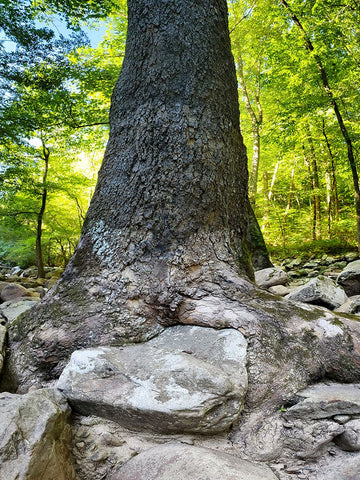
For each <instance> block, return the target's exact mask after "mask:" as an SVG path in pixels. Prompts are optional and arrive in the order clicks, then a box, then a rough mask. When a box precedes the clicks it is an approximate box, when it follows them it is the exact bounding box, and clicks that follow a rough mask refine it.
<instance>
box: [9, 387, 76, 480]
mask: <svg viewBox="0 0 360 480" xmlns="http://www.w3.org/2000/svg"><path fill="white" fill-rule="evenodd" d="M68 417H69V408H68V406H67V403H66V401H65V399H64V397H63V396H62V395H61V394H60V393H59V392H57V391H56V390H51V389H44V390H37V391H33V392H30V393H28V394H26V395H15V394H11V393H1V394H0V478H3V479H6V480H25V479H26V480H39V479H48V480H50V479H54V480H55V479H56V480H72V479H74V478H75V474H74V469H73V466H72V461H71V457H70V442H71V431H70V426H69V423H68Z"/></svg>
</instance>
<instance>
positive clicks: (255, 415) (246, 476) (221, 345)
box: [0, 253, 360, 480]
mask: <svg viewBox="0 0 360 480" xmlns="http://www.w3.org/2000/svg"><path fill="white" fill-rule="evenodd" d="M0 273H1V275H2V277H1V281H0V299H1V304H0V315H1V326H0V352H1V356H0V367H1V366H2V364H3V360H4V359H5V358H6V348H7V337H6V329H7V328H8V327H9V326H11V325H12V324H13V323H14V322H16V319H17V318H18V316H19V315H20V314H21V313H22V312H23V311H25V310H26V309H28V308H31V306H32V305H34V304H35V303H36V302H38V301H39V299H40V298H41V297H42V296H43V295H44V294H46V291H47V290H48V289H49V288H51V286H52V284H53V283H54V282H55V281H56V278H57V277H58V276H59V274H60V271H59V270H50V269H49V271H48V273H47V276H48V277H49V278H48V279H45V280H42V279H36V278H35V277H36V272H35V271H34V269H28V270H26V271H24V272H23V271H21V270H20V269H19V268H17V267H16V268H15V269H12V270H10V269H3V270H2V271H1V270H0ZM256 282H257V284H258V286H259V287H260V288H261V289H263V290H264V291H269V292H271V293H273V294H275V295H280V296H282V297H284V300H283V302H289V305H290V306H292V305H293V306H294V307H293V309H294V310H296V308H297V305H300V304H301V308H302V309H303V311H307V310H306V309H308V311H309V316H311V318H313V317H314V315H315V317H316V318H315V317H314V318H315V320H314V321H312V323H311V324H310V322H309V321H307V323H306V322H305V323H306V325H308V326H306V325H305V327H304V325H303V324H302V323H301V320H300V319H299V323H298V325H295V326H292V327H291V328H292V329H293V330H292V336H291V339H292V341H293V342H294V343H293V345H292V347H291V346H290V347H289V345H287V346H286V348H287V349H289V348H290V349H292V350H294V351H295V350H296V349H297V348H299V345H298V344H297V340H296V336H294V335H293V332H294V331H295V332H296V331H298V332H299V344H301V342H305V343H306V342H308V343H311V342H315V343H314V345H322V343H321V342H320V343H316V342H318V340H319V339H321V341H326V342H333V343H331V345H333V347H332V348H334V349H335V348H336V345H337V339H338V338H340V337H341V336H344V335H346V331H347V330H346V329H344V323H341V322H340V321H337V318H338V317H337V316H336V314H335V313H333V312H334V311H338V312H342V315H343V312H346V314H347V315H349V314H350V316H341V317H339V318H341V319H342V322H346V321H347V319H349V322H350V323H349V325H350V326H349V329H350V330H351V329H353V330H354V331H355V330H356V329H357V322H356V319H357V318H358V317H357V315H358V314H360V261H358V257H357V255H356V254H354V253H349V254H347V255H343V256H341V257H340V256H339V257H330V256H325V255H324V256H323V257H322V258H321V259H312V260H307V261H305V262H304V261H301V259H291V260H288V261H286V262H283V264H282V265H279V266H278V267H276V268H273V269H265V270H262V271H259V272H256ZM264 295H265V293H264ZM299 302H300V303H299ZM306 305H308V307H306ZM199 308H200V309H201V308H202V309H203V310H202V312H200V313H201V314H202V315H204V317H206V315H207V310H206V305H202V306H201V305H200V307H199ZM291 308H292V307H291ZM198 313H199V312H198ZM222 315H223V316H224V318H226V319H227V322H224V325H223V327H224V328H221V329H219V328H218V326H217V328H216V329H215V328H205V327H199V326H191V325H177V326H173V327H170V328H167V329H166V330H164V331H163V332H162V333H161V334H160V335H158V336H157V337H155V338H153V339H152V340H150V341H149V342H146V343H143V344H137V345H128V346H122V347H111V348H110V347H109V348H107V347H98V348H93V349H84V350H78V351H76V352H74V353H73V355H72V357H71V360H70V362H69V364H68V365H67V367H66V368H65V370H64V371H63V373H62V375H61V377H60V379H59V380H58V382H56V383H53V382H52V383H51V382H50V383H49V384H48V385H46V388H42V389H33V390H32V389H30V391H29V392H27V393H23V394H16V393H9V392H3V393H1V394H0V418H1V421H0V460H1V462H0V478H6V479H7V480H12V479H14V480H15V479H17V480H20V479H27V480H29V479H30V480H35V479H36V480H39V479H43V480H72V479H75V478H76V479H78V480H85V479H89V478H91V479H92V480H101V479H110V480H120V479H121V480H140V479H142V480H143V479H146V480H152V479H154V480H155V479H156V480H165V479H166V480H175V479H180V478H181V479H182V480H190V479H192V480H193V479H194V478H196V479H198V480H205V479H206V480H217V479H220V478H221V479H222V480H227V479H228V480H276V479H280V480H290V479H308V480H325V479H326V480H356V479H358V478H360V384H357V383H351V381H348V382H347V383H344V382H342V383H341V382H338V381H336V380H335V377H336V375H334V378H330V376H329V375H325V374H323V375H320V374H318V375H319V378H315V377H314V378H312V380H311V381H308V380H306V381H302V380H301V379H300V378H297V377H301V375H302V371H301V364H302V363H304V365H305V364H306V362H309V359H307V358H305V357H304V358H301V355H302V354H303V352H304V351H305V350H301V349H300V350H299V356H300V358H299V361H298V363H297V364H296V368H295V367H293V365H292V364H291V363H289V365H288V368H285V370H288V371H284V372H282V373H281V375H283V377H282V376H281V375H279V373H278V372H276V370H275V368H274V369H273V365H272V364H271V362H270V363H268V364H266V363H264V362H263V363H262V368H263V369H266V368H267V369H268V371H267V372H265V373H264V374H263V376H261V375H260V376H259V380H258V381H257V380H256V375H255V374H254V372H257V371H256V369H255V367H254V364H255V362H254V358H253V356H254V352H257V353H256V354H257V355H258V350H256V349H254V345H253V344H252V342H253V340H251V335H250V336H249V335H248V334H246V335H245V334H243V333H244V332H242V329H241V328H237V329H235V328H228V327H231V325H232V323H231V321H232V320H231V317H232V311H231V309H229V310H228V311H224V312H222ZM209 323H211V319H210V322H209ZM289 328H290V327H289ZM296 329H298V330H296ZM256 333H257V332H255V334H256ZM51 334H52V332H51V331H50V332H47V331H45V332H44V335H51ZM254 336H256V335H254ZM357 338H360V336H358V337H357ZM324 339H325V340H324ZM285 340H286V342H288V340H287V339H285V337H284V342H285ZM265 344H266V345H268V344H269V343H264V345H265ZM280 345H281V341H280ZM355 347H356V346H355ZM277 348H278V347H277V346H276V345H275V343H274V351H275V350H276V349H277ZM284 350H285V343H284ZM273 353H274V352H273ZM274 355H275V353H274ZM267 358H269V357H268V356H266V355H265V354H264V359H267ZM274 361H275V357H274ZM311 361H313V360H311ZM294 365H295V364H294ZM324 368H325V367H324ZM272 369H273V371H274V374H273V375H274V376H276V375H279V377H281V378H279V382H278V385H280V386H281V385H282V381H283V380H282V378H285V379H287V382H288V384H289V385H293V392H291V391H290V392H287V394H286V395H285V393H284V394H283V396H281V394H280V392H279V394H277V393H278V392H272V396H271V399H272V402H273V401H274V400H273V399H275V398H276V399H277V401H278V403H276V404H274V403H272V404H271V405H270V404H269V405H266V403H263V404H262V406H261V408H260V407H257V405H258V403H257V401H258V398H259V395H260V394H259V392H260V391H261V389H262V388H264V389H265V387H266V386H265V385H264V386H262V382H263V380H262V379H263V378H271V377H272ZM334 369H335V370H336V366H334ZM350 370H351V365H349V372H350ZM317 371H319V370H317ZM249 376H250V380H249ZM304 377H305V374H304ZM349 378H351V375H349ZM256 382H257V383H256ZM308 384H309V385H308ZM254 385H256V392H257V394H256V395H257V396H256V399H255V400H254V394H253V393H252V389H253V388H254ZM272 385H277V383H276V381H274V382H273V383H272ZM299 385H304V388H299ZM306 385H308V386H306ZM264 391H265V390H264ZM264 398H265V393H264ZM269 398H270V397H269ZM282 398H283V399H284V400H283V402H284V403H283V404H282V403H281V401H282V400H281V399H282ZM259 405H260V404H259Z"/></svg>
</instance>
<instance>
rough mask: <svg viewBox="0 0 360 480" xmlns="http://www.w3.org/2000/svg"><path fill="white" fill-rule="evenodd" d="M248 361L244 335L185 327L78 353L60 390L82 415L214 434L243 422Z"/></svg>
mask: <svg viewBox="0 0 360 480" xmlns="http://www.w3.org/2000/svg"><path fill="white" fill-rule="evenodd" d="M245 362H246V341H245V339H244V337H243V335H242V334H241V333H240V332H238V331H236V330H233V329H224V330H214V329H211V328H203V327H190V326H177V327H172V328H169V329H167V330H166V331H165V332H164V333H162V334H161V335H159V336H158V337H157V338H155V339H153V340H150V341H149V342H147V343H145V344H140V345H131V346H126V347H122V348H117V347H112V348H106V347H99V348H96V349H87V350H78V351H76V352H74V353H73V355H72V356H71V360H70V363H69V364H68V366H67V367H66V368H65V370H64V371H63V373H62V375H61V377H60V379H59V381H58V388H59V389H60V390H61V391H62V392H63V393H64V394H65V395H66V397H67V398H68V399H69V401H70V403H71V405H72V406H73V408H74V410H75V411H77V412H79V413H82V414H85V415H97V416H100V417H104V418H109V419H111V420H113V421H116V422H118V423H119V424H121V425H123V426H125V427H126V428H130V429H134V430H145V431H146V430H150V431H154V432H179V431H180V432H198V433H203V434H209V433H213V432H219V431H223V430H225V429H227V428H229V427H230V425H231V424H232V423H233V422H234V421H235V420H236V419H237V418H238V417H239V415H240V412H241V410H242V406H243V402H244V396H245V393H246V389H247V373H246V368H245Z"/></svg>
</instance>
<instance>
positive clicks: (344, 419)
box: [334, 415, 351, 424]
mask: <svg viewBox="0 0 360 480" xmlns="http://www.w3.org/2000/svg"><path fill="white" fill-rule="evenodd" d="M334 420H335V422H337V423H340V424H344V423H346V422H348V421H349V420H351V417H350V415H335V417H334Z"/></svg>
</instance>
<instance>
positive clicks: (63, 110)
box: [0, 0, 126, 265]
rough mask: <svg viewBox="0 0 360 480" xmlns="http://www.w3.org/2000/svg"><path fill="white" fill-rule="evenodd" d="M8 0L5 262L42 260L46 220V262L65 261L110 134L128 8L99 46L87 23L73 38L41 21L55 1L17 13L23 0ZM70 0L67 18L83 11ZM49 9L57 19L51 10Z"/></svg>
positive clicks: (1, 176)
mask: <svg viewBox="0 0 360 480" xmlns="http://www.w3.org/2000/svg"><path fill="white" fill-rule="evenodd" d="M5 3H6V5H7V6H8V7H9V10H8V12H7V14H6V15H5V14H3V15H5V16H4V22H3V27H2V28H3V36H4V38H5V40H4V42H3V48H2V49H1V51H0V54H1V59H2V60H3V62H2V65H5V64H7V65H8V68H7V70H6V72H5V71H1V72H0V76H1V80H0V82H1V87H2V88H3V91H4V92H5V94H4V96H3V97H2V100H0V112H1V117H2V122H1V127H0V139H1V147H0V198H1V204H0V217H1V220H2V223H1V224H2V228H1V231H0V262H2V263H13V262H16V263H19V264H22V265H26V264H34V262H35V253H36V258H37V259H38V257H39V254H41V252H40V253H39V251H38V250H36V252H35V243H36V232H39V228H40V230H41V246H42V256H43V257H44V259H45V261H46V262H47V263H48V264H52V265H56V264H65V263H66V262H67V261H68V260H69V258H70V256H71V254H72V251H73V249H74V247H75V245H76V243H77V241H78V238H79V235H80V230H81V226H82V222H83V220H84V216H85V213H86V210H87V208H88V205H89V201H90V198H91V195H92V192H93V189H94V186H95V182H96V173H97V170H98V168H99V164H100V160H101V157H102V155H103V151H104V147H105V143H106V140H107V135H108V109H109V105H110V95H111V91H112V88H113V85H114V83H115V81H116V79H117V77H118V74H119V70H120V68H121V63H122V58H123V53H122V52H123V50H124V46H123V41H124V38H125V32H126V17H124V16H121V17H120V18H119V19H117V20H116V21H114V22H113V23H114V26H113V31H117V32H118V36H117V38H116V37H115V36H112V35H110V33H109V34H108V35H107V38H106V39H105V40H104V41H103V42H102V43H101V44H100V45H99V47H98V48H97V49H91V48H90V47H89V46H88V45H86V42H85V41H84V35H83V34H82V33H81V32H77V33H76V35H74V34H71V35H70V37H69V38H67V39H65V38H64V37H62V36H60V37H59V36H58V35H56V34H55V33H54V32H53V31H51V30H50V29H49V28H47V27H45V28H38V27H36V26H35V25H36V24H35V19H36V18H38V17H37V15H38V14H39V11H41V17H40V18H41V20H42V21H43V22H45V21H46V19H47V15H49V14H52V13H53V11H55V10H50V11H49V9H48V7H49V5H50V4H51V8H53V7H54V8H55V7H56V2H42V3H41V5H40V3H39V2H37V5H36V8H35V9H34V8H32V6H31V3H30V2H24V4H23V5H22V8H21V9H19V11H18V12H16V8H15V2H13V1H12V0H8V1H6V2H5ZM81 3H83V4H84V8H91V9H92V10H91V11H92V12H93V14H92V13H91V15H90V16H98V15H103V13H101V11H100V10H99V9H98V7H101V5H100V4H98V2H95V3H96V5H95V3H94V5H93V6H91V5H85V4H86V3H87V2H78V4H79V5H80V4H81ZM122 3H123V2H122ZM70 5H71V8H74V10H71V12H70V9H69V8H70ZM63 7H64V8H62V10H61V13H63V14H65V15H66V16H68V18H67V20H68V23H71V22H72V21H73V19H74V18H75V20H76V18H77V16H78V15H79V10H77V9H76V6H75V4H74V3H73V2H72V3H71V4H70V3H69V4H65V3H64V5H63ZM81 11H82V10H81ZM89 12H90V10H89ZM83 14H84V15H85V13H84V11H82V15H83ZM70 15H72V17H71V18H70ZM5 17H6V18H5ZM48 18H49V22H50V19H51V15H50V17H48ZM124 18H125V20H124ZM5 20H6V21H5ZM82 20H84V18H82ZM12 22H15V23H14V25H17V27H18V28H15V29H14V28H13V26H12ZM73 23H76V21H74V22H73ZM76 28H78V26H76ZM76 28H75V30H76ZM26 32H29V35H30V36H31V38H32V43H31V44H30V45H28V43H27V37H26ZM8 40H11V41H12V42H15V43H16V48H15V49H10V50H7V49H6V48H5V46H4V45H5V42H6V41H8ZM35 43H36V48H35V47H34V45H35ZM32 49H33V50H32ZM28 59H29V61H28ZM44 207H45V209H44ZM37 261H38V260H37Z"/></svg>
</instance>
